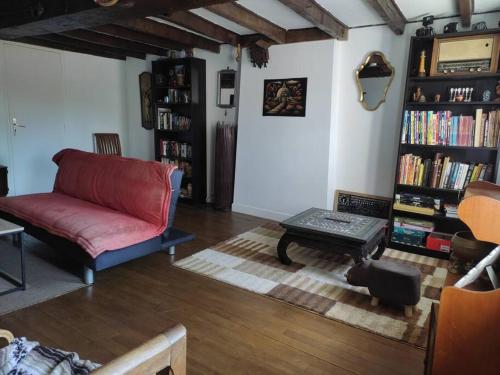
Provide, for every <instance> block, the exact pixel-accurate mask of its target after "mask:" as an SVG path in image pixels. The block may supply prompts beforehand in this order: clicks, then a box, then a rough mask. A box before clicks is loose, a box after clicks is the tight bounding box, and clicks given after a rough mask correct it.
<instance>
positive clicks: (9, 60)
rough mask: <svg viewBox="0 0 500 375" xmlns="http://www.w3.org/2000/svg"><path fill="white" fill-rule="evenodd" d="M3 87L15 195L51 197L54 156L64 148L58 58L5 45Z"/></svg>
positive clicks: (53, 53) (25, 48)
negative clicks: (48, 195)
mask: <svg viewBox="0 0 500 375" xmlns="http://www.w3.org/2000/svg"><path fill="white" fill-rule="evenodd" d="M4 46H5V49H4V71H3V72H2V73H3V74H4V77H5V79H4V82H5V91H6V97H7V106H8V112H9V123H8V124H7V126H8V127H9V134H10V140H11V146H12V147H11V153H12V154H11V158H10V160H11V161H12V165H11V166H10V171H9V173H12V175H13V181H14V186H13V187H12V188H13V189H12V193H14V194H15V195H22V194H30V193H39V192H48V191H52V187H53V184H54V177H55V174H56V171H57V168H56V165H55V164H54V163H53V162H52V156H53V155H54V154H55V153H56V152H58V151H59V150H61V149H62V148H63V138H64V112H63V92H62V62H61V54H60V53H58V52H51V51H46V50H43V49H38V48H30V47H24V46H19V45H14V44H4Z"/></svg>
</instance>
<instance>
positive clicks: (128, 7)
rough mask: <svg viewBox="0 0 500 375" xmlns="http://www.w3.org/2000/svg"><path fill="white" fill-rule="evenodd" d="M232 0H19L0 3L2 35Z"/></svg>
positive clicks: (44, 31)
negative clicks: (105, 0) (106, 0)
mask: <svg viewBox="0 0 500 375" xmlns="http://www.w3.org/2000/svg"><path fill="white" fill-rule="evenodd" d="M228 1H232V0H168V1H167V0H140V1H137V0H120V1H119V2H118V3H117V4H115V5H113V6H109V7H101V6H98V5H97V4H96V3H95V2H94V1H93V0H71V1H69V0H40V1H28V0H16V1H3V2H2V4H1V5H0V38H3V39H16V38H21V37H24V36H34V35H42V34H50V33H60V32H63V31H68V30H74V29H87V28H92V27H95V26H99V25H105V24H109V23H114V22H117V21H120V20H124V19H132V18H141V17H148V16H154V15H156V14H165V13H167V14H172V13H174V12H177V11H181V10H188V9H193V8H199V7H204V6H208V5H213V4H220V3H225V2H228Z"/></svg>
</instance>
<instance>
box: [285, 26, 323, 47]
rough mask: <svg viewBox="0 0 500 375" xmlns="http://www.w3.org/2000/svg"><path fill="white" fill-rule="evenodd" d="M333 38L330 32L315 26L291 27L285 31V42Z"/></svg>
mask: <svg viewBox="0 0 500 375" xmlns="http://www.w3.org/2000/svg"><path fill="white" fill-rule="evenodd" d="M327 39H333V38H332V36H331V35H330V34H327V33H325V32H324V31H322V30H320V29H319V28H316V27H310V28H305V29H291V30H288V31H287V32H286V42H287V43H300V42H313V41H316V40H327Z"/></svg>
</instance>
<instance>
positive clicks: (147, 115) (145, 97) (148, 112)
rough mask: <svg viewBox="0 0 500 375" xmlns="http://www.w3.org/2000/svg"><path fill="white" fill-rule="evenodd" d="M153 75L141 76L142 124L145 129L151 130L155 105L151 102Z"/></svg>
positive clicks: (145, 74)
mask: <svg viewBox="0 0 500 375" xmlns="http://www.w3.org/2000/svg"><path fill="white" fill-rule="evenodd" d="M151 80H152V77H151V73H149V72H143V73H141V74H139V92H140V95H141V123H142V127H143V128H144V129H148V130H151V129H153V128H154V124H153V121H154V120H153V105H152V104H153V103H152V100H151V95H152V93H151Z"/></svg>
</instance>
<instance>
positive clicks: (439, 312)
mask: <svg viewBox="0 0 500 375" xmlns="http://www.w3.org/2000/svg"><path fill="white" fill-rule="evenodd" d="M467 190H468V192H466V195H465V196H466V198H465V199H464V200H463V201H462V202H461V203H460V205H459V207H458V216H459V217H460V219H461V220H462V221H464V222H465V223H466V224H467V226H468V227H469V228H470V229H471V230H472V233H473V234H474V237H476V238H477V239H478V240H481V241H487V242H492V243H496V244H500V200H498V199H497V198H498V193H499V192H500V188H499V187H498V186H497V185H494V184H485V183H481V184H474V185H473V184H471V189H470V190H469V188H467ZM499 258H500V246H497V247H496V248H495V249H494V250H493V251H492V252H491V253H490V254H489V255H488V256H487V257H485V258H484V259H483V260H482V261H481V262H479V263H478V265H477V266H476V267H474V268H473V269H472V270H471V271H470V272H468V273H467V275H465V276H464V277H463V278H462V279H460V280H459V281H458V282H457V283H456V284H455V286H453V287H446V288H444V290H443V292H442V293H441V300H440V304H439V307H438V305H436V304H434V305H433V306H432V312H431V321H430V332H429V341H428V348H427V358H426V371H425V373H426V374H433V375H445V374H484V375H488V374H492V375H493V374H498V373H499V371H500V355H499V350H500V322H499V317H500V289H496V290H492V291H487V292H477V291H472V290H466V289H463V288H464V287H466V286H468V285H469V284H471V283H472V282H474V281H475V280H476V279H477V278H478V277H479V276H480V274H481V273H482V272H483V271H484V270H485V269H486V270H487V271H488V274H489V276H490V279H491V281H492V284H493V285H494V287H495V285H496V275H495V274H494V270H493V265H494V264H495V262H497V261H498V259H499Z"/></svg>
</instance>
